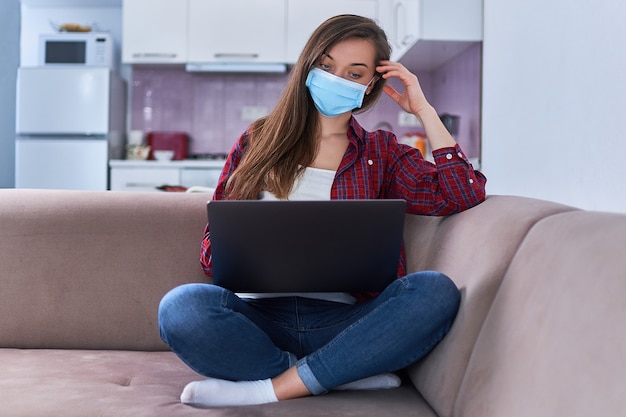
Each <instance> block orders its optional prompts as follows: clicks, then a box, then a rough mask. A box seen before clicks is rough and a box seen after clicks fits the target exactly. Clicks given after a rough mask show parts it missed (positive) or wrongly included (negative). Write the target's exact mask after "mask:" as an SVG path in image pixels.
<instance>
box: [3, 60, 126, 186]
mask: <svg viewBox="0 0 626 417" xmlns="http://www.w3.org/2000/svg"><path fill="white" fill-rule="evenodd" d="M16 109H17V111H16V124H15V125H16V143H15V187H16V188H49V189H52V188H55V189H74V190H106V189H108V163H109V159H119V158H121V157H122V156H123V154H124V131H125V130H126V84H125V82H124V80H122V79H121V78H120V77H119V75H118V74H116V73H115V72H113V71H111V70H110V69H109V68H105V67H69V66H68V67H45V66H42V67H22V68H19V69H18V77H17V103H16Z"/></svg>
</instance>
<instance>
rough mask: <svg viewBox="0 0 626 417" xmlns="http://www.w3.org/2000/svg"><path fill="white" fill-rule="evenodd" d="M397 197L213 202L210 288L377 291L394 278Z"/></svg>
mask: <svg viewBox="0 0 626 417" xmlns="http://www.w3.org/2000/svg"><path fill="white" fill-rule="evenodd" d="M405 209H406V202H405V201H404V200H323V201H285V200H279V201H263V200H214V201H210V202H209V203H208V204H207V213H208V218H209V231H210V240H211V252H212V255H213V257H212V261H213V282H214V284H215V285H219V286H221V287H224V288H227V289H229V290H231V291H234V292H260V293H263V292H271V293H284V292H366V291H375V292H379V291H382V290H383V289H384V288H385V287H386V286H387V285H388V284H389V283H390V282H391V281H393V280H394V279H396V278H397V272H398V262H399V259H400V248H401V245H402V236H403V228H404V217H405Z"/></svg>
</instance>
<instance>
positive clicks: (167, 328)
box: [158, 284, 223, 344]
mask: <svg viewBox="0 0 626 417" xmlns="http://www.w3.org/2000/svg"><path fill="white" fill-rule="evenodd" d="M222 293H223V289H222V288H220V287H217V286H214V285H209V284H184V285H181V286H178V287H176V288H173V289H172V290H170V291H169V292H168V293H167V294H165V296H164V297H163V298H162V299H161V302H160V303H159V310H158V323H159V332H160V334H161V339H163V341H164V342H165V343H167V344H170V343H169V342H168V340H169V339H170V338H171V337H175V335H176V334H177V333H178V332H180V331H183V332H187V331H188V330H189V329H188V328H189V326H187V324H189V322H190V318H192V317H194V316H196V315H204V314H205V312H206V309H207V307H209V306H211V305H214V304H215V303H217V305H219V304H220V303H221V299H222Z"/></svg>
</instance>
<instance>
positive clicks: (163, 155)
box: [152, 150, 174, 161]
mask: <svg viewBox="0 0 626 417" xmlns="http://www.w3.org/2000/svg"><path fill="white" fill-rule="evenodd" d="M152 155H154V159H156V160H157V161H171V160H172V158H173V157H174V151H164V150H160V151H154V152H152Z"/></svg>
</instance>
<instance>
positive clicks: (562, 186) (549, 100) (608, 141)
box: [0, 0, 626, 212]
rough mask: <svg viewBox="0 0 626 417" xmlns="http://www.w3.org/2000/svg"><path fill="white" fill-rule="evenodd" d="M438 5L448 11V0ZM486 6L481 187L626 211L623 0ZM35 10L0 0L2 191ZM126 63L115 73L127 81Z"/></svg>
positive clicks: (488, 1) (110, 24)
mask: <svg viewBox="0 0 626 417" xmlns="http://www.w3.org/2000/svg"><path fill="white" fill-rule="evenodd" d="M29 1H35V2H39V4H38V5H37V7H39V8H42V7H43V8H46V6H47V5H48V7H47V8H48V10H49V11H50V12H54V13H55V14H56V16H57V17H58V16H59V14H60V13H63V14H64V15H63V16H64V18H67V19H70V18H71V19H72V20H77V21H80V22H82V21H84V20H83V18H85V17H86V18H87V20H86V22H90V21H91V20H92V19H91V18H89V17H88V16H85V14H86V13H89V11H88V10H87V11H85V10H79V9H77V8H70V9H71V10H68V8H65V9H64V10H56V11H55V9H54V8H50V7H49V2H47V1H45V0H29ZM65 1H66V2H68V3H70V4H71V3H72V1H73V0H65ZM98 1H99V0H98ZM112 1H115V0H112ZM94 2H95V1H94ZM117 2H118V6H116V7H113V10H111V11H109V8H96V9H98V10H96V9H94V10H93V11H92V12H90V13H92V14H98V16H101V15H108V14H109V13H110V14H111V15H115V16H116V17H115V19H111V21H102V22H101V23H102V28H103V29H110V30H111V31H113V32H114V33H115V34H116V36H118V35H119V34H120V33H121V22H119V16H120V11H119V10H120V9H119V8H120V7H121V0H117ZM437 3H440V4H442V7H449V3H450V2H449V0H438V1H437ZM482 3H483V13H482V18H483V28H484V30H483V46H482V57H481V62H482V69H481V77H480V79H481V81H480V84H481V85H480V92H481V102H482V103H481V105H480V114H481V116H480V121H481V123H480V131H481V140H480V154H481V168H482V170H483V172H485V174H486V175H487V177H488V178H489V182H488V184H487V191H488V192H489V193H490V194H515V195H522V196H528V197H535V198H543V199H549V200H552V201H557V202H561V203H564V204H570V205H573V206H577V207H581V208H588V209H599V210H606V211H618V212H624V211H626V193H624V192H622V190H623V181H624V180H623V179H624V178H626V164H624V163H623V155H625V154H626V141H624V140H622V137H623V131H624V126H623V115H624V114H626V81H625V79H624V73H626V48H624V39H626V25H624V24H623V20H624V16H626V2H623V1H620V0H598V1H594V2H589V1H587V0H548V1H544V0H532V1H528V0H510V1H507V2H502V1H500V0H484V1H483V2H482ZM34 6H35V5H34V4H33V5H32V6H29V7H22V5H21V4H20V0H3V1H2V2H0V50H2V52H3V59H2V60H0V92H1V94H0V110H1V111H0V187H13V186H14V169H15V166H14V152H15V81H16V73H17V68H18V66H19V65H20V64H22V65H27V62H23V61H22V62H20V60H23V59H24V58H22V57H21V55H22V54H23V55H28V54H29V53H34V51H32V50H31V51H28V50H25V49H24V48H25V47H21V46H20V41H21V39H20V38H21V37H20V31H21V32H27V31H28V30H31V29H32V28H31V26H30V23H29V21H30V20H33V19H35V20H38V23H37V24H34V23H33V26H38V27H43V28H46V29H48V28H49V22H48V19H47V18H45V16H44V17H43V18H39V17H37V16H35V15H36V13H35V11H34V9H35V7H34ZM68 12H71V14H67V13H68ZM64 20H65V19H64ZM26 48H27V47H26ZM31 49H32V46H31ZM126 67H127V66H122V67H121V68H120V71H121V72H122V74H123V75H124V76H125V77H127V79H128V80H129V81H130V75H131V74H130V69H129V68H126ZM130 89H131V91H132V86H131V88H130ZM382 104H383V103H381V105H382Z"/></svg>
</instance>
